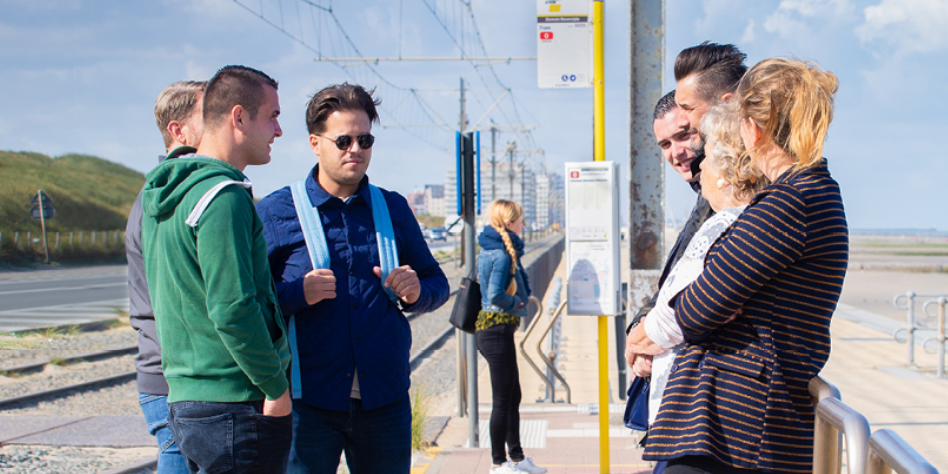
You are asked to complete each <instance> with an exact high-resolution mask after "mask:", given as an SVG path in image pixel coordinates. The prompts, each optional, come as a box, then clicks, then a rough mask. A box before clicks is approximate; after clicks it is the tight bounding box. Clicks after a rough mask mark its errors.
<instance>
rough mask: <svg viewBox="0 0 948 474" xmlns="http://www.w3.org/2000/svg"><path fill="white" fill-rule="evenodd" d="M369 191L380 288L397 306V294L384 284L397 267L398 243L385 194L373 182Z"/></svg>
mask: <svg viewBox="0 0 948 474" xmlns="http://www.w3.org/2000/svg"><path fill="white" fill-rule="evenodd" d="M369 191H370V192H371V195H372V220H373V221H374V223H375V240H377V241H378V244H379V264H380V265H379V266H381V267H382V283H383V285H382V289H383V290H385V294H386V295H388V299H389V300H391V301H392V304H394V305H395V307H399V303H398V301H399V300H398V296H397V295H395V292H394V291H392V289H391V288H386V287H385V285H384V282H385V279H386V278H388V274H389V273H391V272H392V270H394V269H395V268H396V267H398V245H396V242H395V230H394V229H393V228H392V218H391V216H389V213H388V203H387V202H385V196H383V195H382V190H380V189H379V188H378V186H375V185H373V184H369Z"/></svg>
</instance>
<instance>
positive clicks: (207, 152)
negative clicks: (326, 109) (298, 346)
mask: <svg viewBox="0 0 948 474" xmlns="http://www.w3.org/2000/svg"><path fill="white" fill-rule="evenodd" d="M279 115H280V101H279V97H278V96H277V83H276V81H274V80H273V79H272V78H271V77H270V76H267V75H266V74H264V73H263V72H260V71H257V70H255V69H251V68H248V67H244V66H227V67H224V68H222V69H221V70H219V71H218V72H217V74H215V75H214V77H212V78H211V80H210V81H208V85H207V88H206V89H205V92H204V137H203V139H202V140H201V144H200V145H199V146H198V149H197V150H196V152H194V153H191V154H186V155H183V156H180V157H179V158H177V159H175V160H166V161H165V162H163V163H161V164H160V165H159V166H158V167H157V168H155V169H154V170H152V171H151V172H150V173H148V176H146V177H145V180H146V182H145V189H144V190H143V191H142V207H143V209H144V217H143V219H142V241H143V242H142V244H143V248H144V267H145V274H146V277H147V280H148V290H149V293H150V294H151V296H152V303H153V305H154V312H155V321H156V323H157V329H158V339H159V342H160V343H161V347H162V349H163V353H162V367H163V369H164V374H165V379H166V380H167V382H168V402H169V413H168V418H169V422H170V425H171V430H172V432H173V433H174V438H175V441H177V443H178V446H179V447H180V449H181V453H182V454H183V455H184V457H185V458H186V459H187V463H188V468H189V469H190V470H191V472H216V473H223V472H227V473H271V472H283V470H284V468H285V466H286V462H287V458H288V456H289V449H290V442H291V437H292V422H293V420H292V416H291V406H290V405H291V402H290V396H289V391H288V387H289V382H288V381H287V378H286V371H287V367H288V366H289V361H290V353H289V348H288V342H287V337H286V333H287V331H286V326H285V324H284V323H283V318H282V316H281V315H280V309H279V304H278V302H277V298H276V294H275V292H274V289H273V281H272V280H271V278H270V268H269V265H268V263H267V244H266V241H265V240H264V238H263V224H262V223H261V221H260V217H259V216H258V215H257V212H256V208H255V207H254V204H253V195H252V194H251V184H250V180H248V179H247V177H246V176H245V175H244V173H243V171H244V169H245V168H246V167H247V166H249V165H262V164H266V163H268V162H269V161H270V144H271V143H273V140H274V139H276V137H279V136H281V135H282V134H283V132H282V130H281V129H280V123H279V121H278V119H277V118H278V117H279Z"/></svg>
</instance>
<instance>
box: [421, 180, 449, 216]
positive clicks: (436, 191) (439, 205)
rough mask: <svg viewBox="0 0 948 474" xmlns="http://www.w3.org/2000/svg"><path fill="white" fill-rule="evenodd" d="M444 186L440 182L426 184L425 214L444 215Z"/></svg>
mask: <svg viewBox="0 0 948 474" xmlns="http://www.w3.org/2000/svg"><path fill="white" fill-rule="evenodd" d="M444 205H445V200H444V186H442V185H440V184H426V185H425V214H428V215H429V216H444V215H445V213H444Z"/></svg>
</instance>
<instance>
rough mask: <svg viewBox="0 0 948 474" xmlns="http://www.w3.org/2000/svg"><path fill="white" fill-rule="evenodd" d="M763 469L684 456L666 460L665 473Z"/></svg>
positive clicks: (737, 473) (738, 473) (730, 473)
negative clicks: (733, 465)
mask: <svg viewBox="0 0 948 474" xmlns="http://www.w3.org/2000/svg"><path fill="white" fill-rule="evenodd" d="M760 472H763V471H756V470H753V469H739V468H736V467H731V466H728V465H726V464H722V463H719V462H717V461H716V460H714V459H712V458H710V457H705V456H685V457H681V458H677V459H672V460H671V461H668V467H666V468H665V474H755V473H760Z"/></svg>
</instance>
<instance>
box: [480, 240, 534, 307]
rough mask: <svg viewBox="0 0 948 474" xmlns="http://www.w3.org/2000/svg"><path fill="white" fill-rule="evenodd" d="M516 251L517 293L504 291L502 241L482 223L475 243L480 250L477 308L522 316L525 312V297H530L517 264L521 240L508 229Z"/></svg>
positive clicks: (506, 260) (506, 266) (506, 268)
mask: <svg viewBox="0 0 948 474" xmlns="http://www.w3.org/2000/svg"><path fill="white" fill-rule="evenodd" d="M508 235H510V239H511V241H512V242H513V244H514V249H516V251H517V273H516V274H515V275H514V278H516V279H517V293H516V294H515V295H513V296H511V295H508V294H507V293H506V291H505V290H506V289H507V285H509V284H510V278H511V275H510V254H508V253H507V249H506V248H505V247H504V241H503V239H502V238H501V236H500V234H499V233H497V231H496V230H494V228H493V227H490V226H486V227H484V231H483V232H481V235H479V236H478V237H477V243H478V244H480V246H481V253H480V255H479V256H478V259H477V279H478V282H480V284H481V310H483V311H496V312H501V313H507V314H512V315H514V316H520V317H524V316H526V315H527V298H528V297H529V296H530V282H529V280H528V279H527V274H526V272H525V271H524V270H523V265H521V264H520V257H521V256H522V255H523V241H522V240H520V237H518V236H517V235H516V234H512V233H510V232H508Z"/></svg>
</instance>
